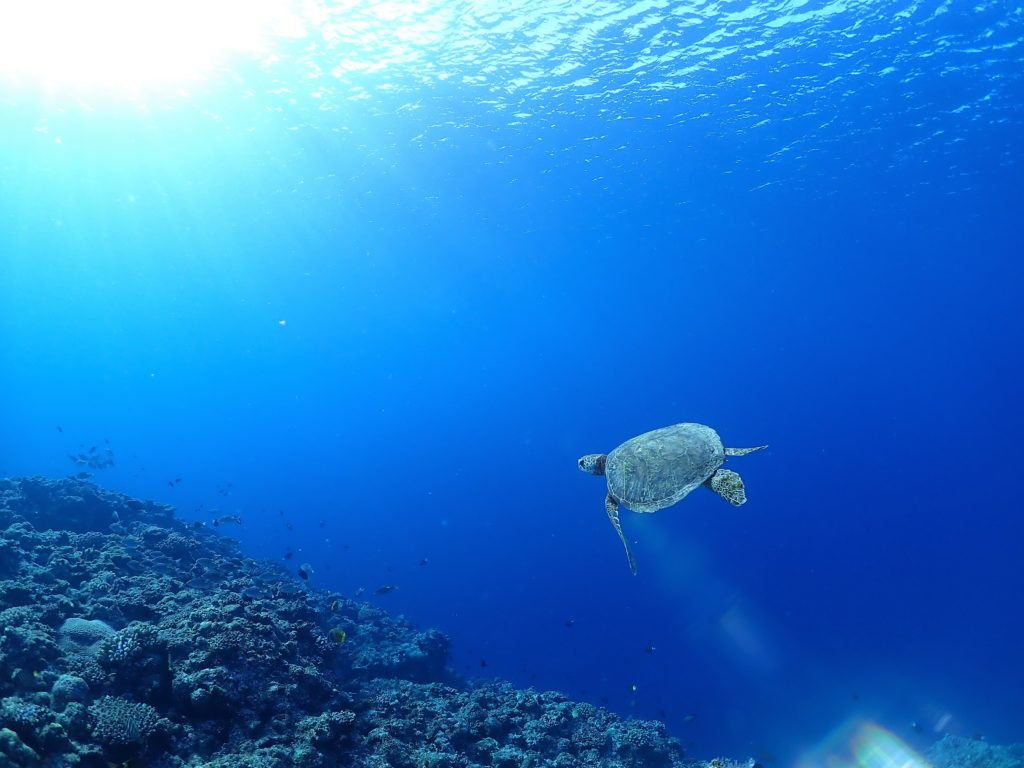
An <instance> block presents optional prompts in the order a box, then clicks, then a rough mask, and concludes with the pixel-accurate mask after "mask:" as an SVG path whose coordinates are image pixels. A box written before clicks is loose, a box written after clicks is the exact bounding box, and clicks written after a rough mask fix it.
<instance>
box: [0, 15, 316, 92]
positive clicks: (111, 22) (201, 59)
mask: <svg viewBox="0 0 1024 768" xmlns="http://www.w3.org/2000/svg"><path fill="white" fill-rule="evenodd" d="M290 6H291V3H290V2H289V0H162V1H161V0H93V2H82V0H24V1H23V2H10V3H3V4H0V78H2V79H4V80H7V81H13V82H15V83H18V84H33V85H38V86H41V87H43V88H47V89H54V90H61V89H73V90H88V91H114V90H129V91H137V90H142V89H146V90H148V89H151V88H160V87H167V86H174V85H181V84H185V83H188V82H194V81H196V80H200V79H202V78H204V77H207V76H209V75H210V74H211V72H212V71H213V70H214V68H215V67H216V66H217V65H218V64H219V63H220V62H221V61H223V60H224V59H226V58H227V57H229V56H232V55H236V54H250V55H258V54H260V53H264V52H266V51H267V49H268V46H269V45H270V44H271V42H272V40H273V38H275V37H282V36H284V37H300V36H302V35H303V30H302V28H301V27H302V25H301V23H300V22H299V20H298V19H297V18H296V17H295V16H294V15H293V14H291V13H290Z"/></svg>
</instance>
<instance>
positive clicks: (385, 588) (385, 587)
mask: <svg viewBox="0 0 1024 768" xmlns="http://www.w3.org/2000/svg"><path fill="white" fill-rule="evenodd" d="M396 589H398V587H396V586H395V585H394V584H381V585H380V586H379V587H377V588H376V589H375V590H373V594H375V595H386V594H387V593H388V592H394V591H395V590H396Z"/></svg>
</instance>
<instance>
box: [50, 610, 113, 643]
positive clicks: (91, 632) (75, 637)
mask: <svg viewBox="0 0 1024 768" xmlns="http://www.w3.org/2000/svg"><path fill="white" fill-rule="evenodd" d="M112 634H114V628H113V627H111V626H110V625H109V624H107V623H106V622H104V621H100V620H99V619H92V620H90V619H82V618H79V617H77V616H74V617H72V618H70V619H68V620H67V621H65V622H64V623H63V624H61V626H60V629H59V630H58V631H57V642H58V643H59V644H60V647H61V648H63V649H64V650H65V651H83V650H88V649H91V648H92V646H94V645H96V643H98V642H99V641H100V640H103V639H104V638H107V637H110V636H111V635H112Z"/></svg>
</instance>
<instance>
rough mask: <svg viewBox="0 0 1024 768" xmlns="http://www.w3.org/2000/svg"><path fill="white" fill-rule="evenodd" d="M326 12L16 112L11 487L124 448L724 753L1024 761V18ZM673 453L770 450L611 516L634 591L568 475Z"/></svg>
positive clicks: (596, 504)
mask: <svg viewBox="0 0 1024 768" xmlns="http://www.w3.org/2000/svg"><path fill="white" fill-rule="evenodd" d="M304 9H305V10H303V11H301V12H300V11H296V12H295V15H294V17H293V18H292V20H291V22H289V26H288V27H287V30H288V34H287V35H283V34H278V35H275V34H268V35H267V36H265V37H264V38H263V44H262V46H263V47H262V48H260V49H259V50H253V49H252V47H243V48H244V49H243V50H237V49H236V50H233V51H228V52H224V53H223V55H221V56H220V58H219V59H218V60H217V61H216V63H215V64H214V65H212V66H211V67H210V68H208V69H207V70H205V71H204V72H203V74H202V79H201V80H188V81H186V82H184V83H173V82H172V83H171V84H168V83H166V82H165V83H160V84H148V85H147V84H145V83H143V84H138V85H136V86H135V87H133V88H131V89H128V90H112V89H108V88H105V87H104V85H103V84H102V83H89V84H86V85H82V84H81V83H75V84H70V85H61V84H60V83H59V82H58V83H53V82H51V83H48V84H47V85H46V86H45V87H43V86H41V85H40V84H39V81H38V80H37V79H33V77H32V76H31V75H30V74H26V73H24V72H17V73H14V74H11V73H10V72H8V73H7V74H5V75H4V77H3V79H2V80H0V82H2V84H3V90H2V91H0V136H2V138H3V141H2V142H0V201H2V204H0V270H2V271H0V340H2V344H0V392H2V397H0V431H2V437H3V439H2V443H0V473H2V474H5V475H23V474H45V475H52V476H62V475H65V474H68V473H74V472H78V471H80V470H81V469H82V468H81V467H79V466H77V465H75V464H74V463H73V462H72V461H71V460H70V459H69V455H75V454H79V453H81V452H85V453H88V452H89V450H90V448H91V447H92V446H96V448H97V452H98V453H100V454H105V452H106V451H107V450H108V449H109V450H110V451H111V452H112V454H111V455H112V456H113V457H114V459H115V461H116V464H115V466H113V467H109V468H106V469H102V470H96V472H95V479H96V481H97V482H98V483H100V484H101V485H103V486H105V487H109V488H112V489H116V490H120V491H124V492H128V493H132V494H137V495H140V496H144V497H147V498H154V499H158V500H161V501H165V502H168V503H172V504H175V505H177V506H178V507H179V509H180V511H181V513H182V514H183V515H185V516H189V517H195V518H197V519H202V520H211V519H213V518H214V517H217V516H218V515H222V514H233V513H237V514H239V515H240V516H241V517H242V520H243V525H242V526H241V527H237V528H235V527H230V526H229V527H227V533H228V534H229V535H235V536H237V537H238V538H239V539H240V540H241V541H242V542H243V543H244V545H245V547H246V550H247V551H248V552H249V553H251V554H253V555H256V556H261V557H269V558H275V559H278V558H282V557H283V556H284V555H285V554H286V552H290V553H293V559H292V560H290V561H289V562H290V563H291V565H292V566H293V567H295V568H297V567H298V566H299V565H301V564H302V563H308V564H310V565H311V566H312V568H313V570H314V576H313V580H314V582H315V583H316V584H318V585H319V586H323V587H326V588H329V589H337V590H340V591H342V592H344V593H346V594H353V593H355V591H356V590H357V589H358V588H365V589H366V590H367V592H366V595H365V599H368V600H371V601H372V602H374V603H377V604H379V605H381V606H382V607H386V608H388V609H391V610H393V611H395V612H401V613H405V614H406V615H407V616H409V617H410V618H412V619H413V620H415V621H416V622H417V623H419V624H421V625H423V626H436V627H439V628H440V629H442V630H443V631H445V632H447V633H448V634H450V635H451V636H452V638H453V639H454V641H455V654H456V656H455V659H454V662H453V663H454V665H455V666H456V668H457V669H459V670H460V671H462V672H464V673H465V674H467V675H474V676H475V675H485V676H491V675H493V676H499V677H504V678H508V679H511V680H513V681H515V682H516V683H519V684H523V685H527V684H529V685H534V686H537V687H540V688H544V689H551V688H553V689H558V690H562V691H565V692H566V693H568V694H569V695H571V696H574V697H579V698H581V699H584V700H587V701H592V702H594V703H599V704H606V705H607V706H609V707H611V708H612V709H614V710H615V711H617V712H620V713H622V714H625V715H635V716H638V717H651V718H661V719H664V720H665V721H666V722H667V723H668V726H669V729H670V732H672V733H673V734H675V735H677V736H679V737H680V738H681V739H682V740H683V741H684V743H685V744H687V745H688V748H689V749H690V751H692V753H693V754H695V755H697V756H701V757H710V756H713V755H716V754H730V755H733V756H736V757H742V756H744V755H747V754H751V755H755V756H759V757H761V758H762V759H768V760H770V759H771V758H772V757H773V756H774V758H775V761H772V762H775V764H780V763H792V762H794V761H797V760H799V759H800V756H801V755H804V756H805V759H806V755H808V754H811V755H814V754H817V753H815V751H814V750H815V749H818V748H823V745H831V743H832V742H830V741H829V734H831V733H833V732H834V731H835V730H836V729H839V728H841V727H843V726H848V725H849V724H850V723H851V722H855V723H875V724H877V725H879V726H881V727H882V728H885V729H887V730H890V731H892V732H894V733H895V734H896V735H898V736H899V737H900V738H902V739H905V740H906V741H907V742H909V743H910V744H912V745H914V746H916V747H923V746H924V745H926V744H928V743H929V742H930V741H932V740H934V739H935V738H936V737H937V734H938V733H939V732H940V731H941V732H954V733H960V734H963V735H969V736H973V735H977V734H982V735H984V736H985V737H986V738H988V739H989V740H991V741H997V742H1006V741H1013V740H1018V741H1019V740H1024V730H1022V725H1021V723H1022V718H1021V713H1022V712H1024V655H1022V654H1021V651H1020V638H1021V637H1022V636H1024V615H1022V611H1021V595H1022V594H1024V565H1022V563H1024V519H1022V515H1021V512H1022V504H1021V501H1020V497H1019V492H1020V486H1021V480H1022V472H1021V469H1020V467H1019V464H1020V445H1021V443H1022V441H1024V408H1022V407H1021V403H1020V394H1021V392H1022V391H1024V364H1022V360H1021V352H1020V350H1021V349H1022V348H1024V346H1022V345H1024V311H1022V309H1021V299H1020V296H1021V291H1022V289H1024V279H1022V278H1024V266H1022V256H1024V246H1022V245H1021V243H1022V230H1021V211H1022V203H1024V196H1022V193H1021V189H1022V184H1024V166H1022V163H1021V157H1022V155H1021V153H1022V151H1024V79H1022V73H1024V57H1022V50H1024V48H1022V44H1024V35H1022V29H1024V25H1022V22H1024V18H1022V14H1021V9H1020V8H1019V7H1015V6H1013V5H1012V4H1009V3H1003V2H983V3H977V4H973V5H972V4H969V3H961V2H956V1H955V0H941V1H936V0H927V1H921V2H874V3H867V2H866V3H846V2H841V1H840V2H825V0H809V2H782V3H767V2H764V3H761V2H723V3H702V2H695V3H693V4H692V5H686V4H682V3H674V2H665V1H662V2H642V3H637V4H634V5H630V4H628V3H615V2H607V3H597V2H593V3H559V2H550V3H547V2H545V3H508V4H505V3H503V4H494V5H493V6H492V5H490V4H486V3H470V4H456V3H452V2H450V0H436V1H434V2H429V1H427V0H423V1H421V2H416V3H412V2H410V3H401V2H378V3H372V2H371V3H367V4H365V5H361V6H353V5H352V4H350V3H344V4H341V5H334V6H326V7H324V6H314V5H312V4H309V5H306V6H304ZM274 24H275V25H278V26H273V27H272V30H277V31H278V32H280V31H281V30H282V29H284V27H281V26H280V25H281V24H283V22H281V21H280V20H279V19H278V20H277V21H275V22H274ZM5 66H6V64H5ZM680 421H697V422H702V423H706V424H709V425H712V426H713V427H714V428H715V429H717V430H718V431H719V432H720V433H721V435H722V436H723V439H724V441H725V443H726V444H727V445H740V446H743V445H757V444H761V443H769V444H770V449H769V450H768V451H765V452H761V453H757V454H753V455H751V456H749V457H744V458H739V459H736V460H734V461H732V462H730V467H731V468H733V469H736V470H737V471H739V472H740V473H741V474H742V476H743V478H744V480H745V482H746V486H747V493H748V497H749V502H748V503H747V505H746V506H743V507H741V508H738V509H733V508H731V507H729V505H727V504H726V503H725V502H723V501H722V500H721V499H718V498H716V497H715V496H714V495H713V494H710V493H707V492H706V491H703V490H699V491H696V492H694V494H693V495H692V496H690V497H688V498H687V499H685V500H684V501H683V502H681V503H680V504H679V505H678V506H675V507H672V508H670V509H668V510H664V511H661V512H659V513H657V514H655V515H644V516H640V515H635V514H633V513H632V512H628V511H624V512H623V525H624V527H625V529H626V532H627V535H628V536H629V537H630V539H631V540H632V541H633V542H634V544H633V546H634V549H635V551H636V555H637V559H638V561H639V574H638V575H637V576H635V577H634V576H632V575H631V574H630V572H629V569H628V567H627V564H626V560H625V557H624V556H623V553H622V549H621V546H620V544H619V542H618V541H617V540H616V537H615V534H614V532H613V530H612V528H611V526H610V525H609V524H608V521H607V518H606V516H605V513H604V510H603V498H604V482H603V480H602V479H600V478H594V477H589V476H586V475H583V474H581V473H580V472H579V471H578V470H577V468H576V460H577V458H578V457H579V456H580V455H582V454H585V453H592V452H607V451H609V450H611V449H612V448H614V447H615V446H616V445H617V444H619V443H620V442H622V441H623V440H625V439H627V438H629V437H631V436H633V435H635V434H638V433H640V432H644V431H646V430H649V429H653V428H656V427H660V426H664V425H667V424H672V423H675V422H680ZM176 478H181V480H180V482H178V483H175V482H174V481H175V479H176ZM229 484H230V485H229ZM215 510H216V511H215ZM424 560H426V563H425V564H421V563H422V562H423V561H424ZM384 584H390V585H396V586H398V589H397V590H395V591H394V592H392V593H390V594H387V595H383V596H377V595H375V594H373V592H374V589H375V588H376V587H378V586H380V585H384ZM652 649H653V650H652ZM484 662H485V663H486V667H483V666H482V664H483V663H484ZM694 716H696V717H694ZM937 728H938V730H936V729H937ZM776 761H777V762H776ZM865 765H867V763H865Z"/></svg>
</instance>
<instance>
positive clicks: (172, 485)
mask: <svg viewBox="0 0 1024 768" xmlns="http://www.w3.org/2000/svg"><path fill="white" fill-rule="evenodd" d="M167 484H168V485H169V486H171V488H173V487H174V483H172V482H171V481H170V480H168V481H167Z"/></svg>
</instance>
